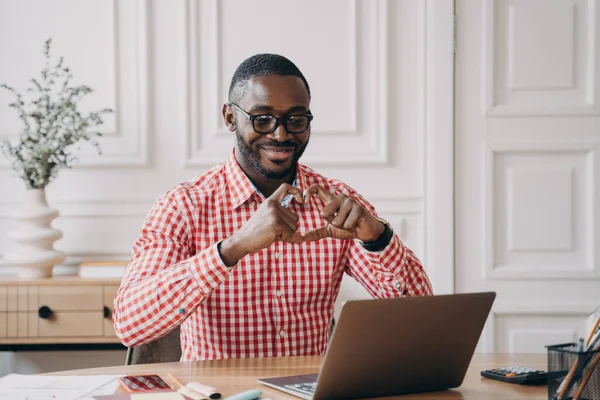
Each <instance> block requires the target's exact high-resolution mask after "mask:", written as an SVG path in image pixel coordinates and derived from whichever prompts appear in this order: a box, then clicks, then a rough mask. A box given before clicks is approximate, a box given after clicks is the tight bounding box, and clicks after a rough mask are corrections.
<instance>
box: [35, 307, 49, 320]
mask: <svg viewBox="0 0 600 400" xmlns="http://www.w3.org/2000/svg"><path fill="white" fill-rule="evenodd" d="M38 315H39V316H40V318H42V319H48V318H50V317H51V316H52V310H51V309H50V307H48V306H41V307H40V309H39V310H38Z"/></svg>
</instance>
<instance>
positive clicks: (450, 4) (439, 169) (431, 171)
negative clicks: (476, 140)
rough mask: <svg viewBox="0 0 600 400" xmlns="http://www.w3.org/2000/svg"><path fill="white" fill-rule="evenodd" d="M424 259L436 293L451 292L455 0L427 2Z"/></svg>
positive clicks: (452, 269) (452, 262)
mask: <svg viewBox="0 0 600 400" xmlns="http://www.w3.org/2000/svg"><path fill="white" fill-rule="evenodd" d="M426 12H427V14H426V17H425V27H426V30H425V37H426V42H425V43H426V45H425V51H426V63H425V66H426V69H427V73H426V82H425V90H426V98H425V107H426V118H425V170H426V172H425V174H426V175H425V181H426V184H425V193H426V194H425V232H424V240H425V242H424V246H425V249H424V253H423V254H424V259H425V261H426V265H427V272H428V274H429V278H430V279H431V281H432V282H434V284H435V285H434V286H435V293H436V294H446V293H454V1H452V0H442V1H440V0H428V1H427V2H426Z"/></svg>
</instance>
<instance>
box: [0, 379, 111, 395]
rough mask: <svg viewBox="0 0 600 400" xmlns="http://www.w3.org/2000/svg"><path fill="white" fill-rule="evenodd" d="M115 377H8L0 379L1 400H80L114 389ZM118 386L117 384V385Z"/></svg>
mask: <svg viewBox="0 0 600 400" xmlns="http://www.w3.org/2000/svg"><path fill="white" fill-rule="evenodd" d="M117 376H118V375H91V376H40V375H19V374H10V375H7V376H5V377H3V378H0V400H27V399H32V398H35V399H42V398H43V399H46V398H48V399H61V400H83V399H86V398H90V397H89V396H90V395H92V393H94V394H96V393H97V392H101V393H103V394H104V393H106V392H108V391H110V390H113V392H114V390H115V389H116V386H114V385H115V382H116V378H117ZM117 385H118V383H117Z"/></svg>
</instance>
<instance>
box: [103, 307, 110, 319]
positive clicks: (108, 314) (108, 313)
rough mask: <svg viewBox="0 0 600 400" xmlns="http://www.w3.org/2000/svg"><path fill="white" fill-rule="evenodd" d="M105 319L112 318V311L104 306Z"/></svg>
mask: <svg viewBox="0 0 600 400" xmlns="http://www.w3.org/2000/svg"><path fill="white" fill-rule="evenodd" d="M104 318H110V309H109V308H108V307H106V306H104Z"/></svg>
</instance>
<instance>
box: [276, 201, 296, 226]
mask: <svg viewBox="0 0 600 400" xmlns="http://www.w3.org/2000/svg"><path fill="white" fill-rule="evenodd" d="M280 207H281V206H280ZM277 217H278V218H279V219H280V220H281V221H282V222H283V223H285V224H286V225H287V226H288V227H289V228H290V229H293V231H294V232H296V231H297V230H298V220H299V217H298V216H297V215H296V214H294V213H293V212H290V211H288V210H286V209H285V208H283V207H281V210H278V212H277Z"/></svg>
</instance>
